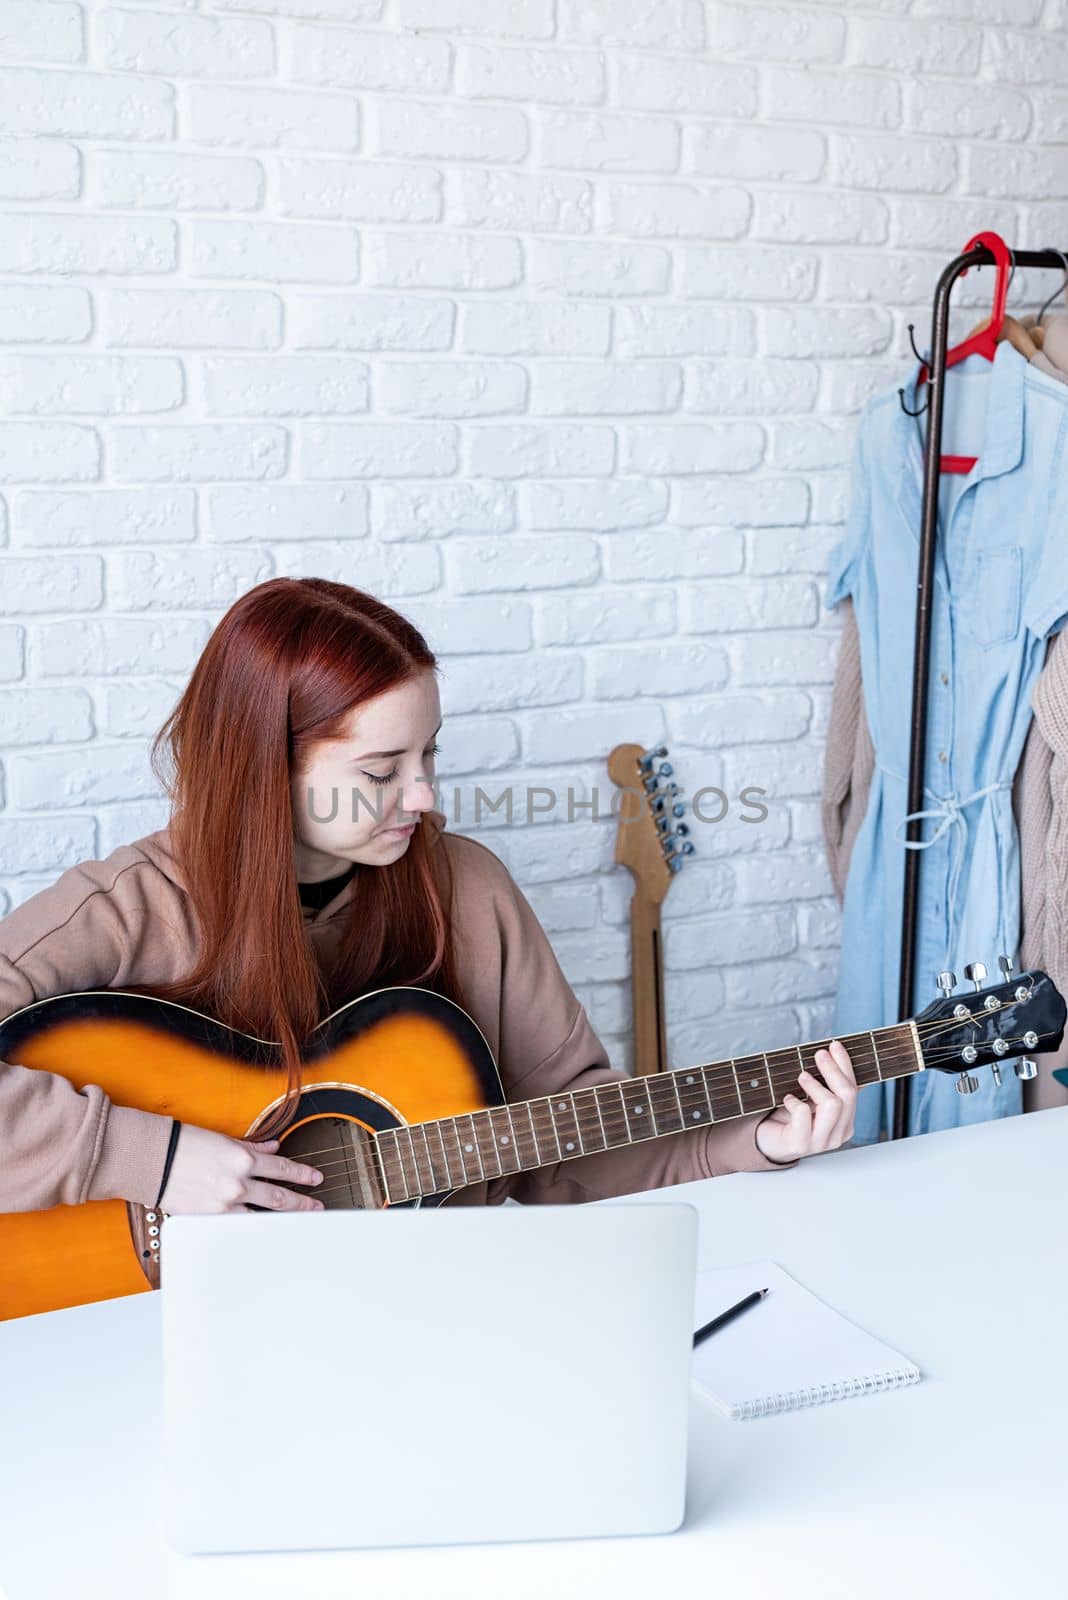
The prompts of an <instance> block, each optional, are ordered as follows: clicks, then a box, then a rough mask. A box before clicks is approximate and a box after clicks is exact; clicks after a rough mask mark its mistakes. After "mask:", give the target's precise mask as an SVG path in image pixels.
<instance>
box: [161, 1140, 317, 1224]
mask: <svg viewBox="0 0 1068 1600" xmlns="http://www.w3.org/2000/svg"><path fill="white" fill-rule="evenodd" d="M278 1144H279V1141H278V1140H277V1139H263V1140H260V1141H258V1142H255V1141H253V1140H251V1139H231V1138H229V1137H228V1136H227V1135H226V1134H225V1133H213V1132H212V1131H211V1129H210V1128H198V1127H197V1126H196V1125H195V1124H193V1125H190V1124H189V1123H187V1122H183V1123H182V1126H181V1128H180V1130H179V1132H178V1143H177V1144H176V1146H175V1149H174V1158H173V1160H172V1161H171V1170H170V1173H169V1175H168V1177H167V1187H166V1188H165V1189H164V1191H163V1194H162V1195H161V1196H160V1202H159V1203H160V1209H161V1210H163V1211H166V1212H167V1213H168V1215H170V1216H176V1215H177V1214H178V1213H179V1212H183V1211H196V1212H202V1211H245V1210H247V1208H248V1205H249V1204H250V1203H251V1204H252V1205H256V1206H264V1207H265V1208H266V1209H267V1210H269V1211H324V1210H325V1209H326V1208H325V1206H324V1205H323V1202H322V1201H321V1200H317V1199H315V1197H314V1196H313V1195H306V1194H295V1193H294V1192H293V1190H292V1189H287V1188H285V1187H283V1185H282V1184H280V1183H279V1182H278V1181H277V1180H278V1179H279V1178H283V1179H285V1181H286V1183H304V1184H309V1185H312V1184H318V1183H321V1182H322V1176H323V1175H322V1173H321V1172H319V1170H318V1169H317V1168H316V1167H307V1166H304V1165H303V1164H302V1163H301V1162H299V1161H290V1160H289V1158H288V1157H287V1156H280V1155H276V1154H275V1151H277V1149H278Z"/></svg>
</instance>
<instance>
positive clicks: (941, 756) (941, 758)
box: [938, 750, 949, 761]
mask: <svg viewBox="0 0 1068 1600" xmlns="http://www.w3.org/2000/svg"><path fill="white" fill-rule="evenodd" d="M938 759H939V761H948V760H949V757H948V756H947V755H946V752H945V751H944V750H939V752H938Z"/></svg>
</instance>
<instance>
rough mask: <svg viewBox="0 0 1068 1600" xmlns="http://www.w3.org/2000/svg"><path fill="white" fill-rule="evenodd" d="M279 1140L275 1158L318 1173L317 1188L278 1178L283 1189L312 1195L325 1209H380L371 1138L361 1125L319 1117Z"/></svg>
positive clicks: (379, 1183) (380, 1193) (382, 1200)
mask: <svg viewBox="0 0 1068 1600" xmlns="http://www.w3.org/2000/svg"><path fill="white" fill-rule="evenodd" d="M280 1137H281V1144H280V1145H279V1147H278V1154H279V1155H284V1156H288V1158H289V1160H290V1161H300V1162H302V1163H303V1164H304V1165H305V1166H309V1167H316V1168H318V1170H319V1171H320V1172H321V1173H322V1175H323V1181H322V1183H317V1184H302V1183H291V1182H289V1181H288V1180H287V1179H279V1180H278V1181H279V1182H280V1183H281V1185H282V1187H283V1188H286V1189H292V1190H294V1192H295V1193H297V1194H310V1195H314V1196H315V1197H316V1199H317V1200H321V1201H322V1203H323V1206H324V1208H325V1209H326V1210H327V1211H369V1210H375V1209H382V1208H383V1207H384V1205H385V1197H384V1194H383V1190H382V1181H381V1179H380V1177H379V1175H378V1165H377V1162H376V1160H375V1152H374V1149H373V1136H372V1135H371V1134H370V1133H369V1132H368V1130H367V1129H366V1128H365V1127H363V1125H362V1124H361V1123H359V1122H354V1121H353V1120H352V1119H351V1118H349V1117H329V1116H327V1117H322V1116H320V1117H315V1118H312V1119H309V1120H306V1121H304V1122H298V1123H297V1125H296V1126H295V1127H293V1128H291V1129H289V1130H288V1131H287V1132H285V1133H283V1134H282V1135H281V1136H280ZM256 1209H263V1208H261V1207H257V1208H256Z"/></svg>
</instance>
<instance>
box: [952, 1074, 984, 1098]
mask: <svg viewBox="0 0 1068 1600" xmlns="http://www.w3.org/2000/svg"><path fill="white" fill-rule="evenodd" d="M978 1087H979V1079H978V1078H973V1077H972V1074H971V1073H970V1072H962V1073H961V1075H960V1077H959V1078H958V1079H957V1093H958V1094H974V1093H975V1091H976V1089H978Z"/></svg>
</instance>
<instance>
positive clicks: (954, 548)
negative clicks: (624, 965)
mask: <svg viewBox="0 0 1068 1600" xmlns="http://www.w3.org/2000/svg"><path fill="white" fill-rule="evenodd" d="M919 372H920V368H919V364H918V363H917V365H916V366H915V368H914V369H913V371H912V374H911V376H910V378H909V380H908V383H907V384H906V387H905V402H906V404H907V405H908V406H909V408H910V410H915V409H916V407H917V405H918V404H922V403H923V401H924V399H925V398H926V395H927V385H926V384H925V385H924V386H923V387H922V388H921V389H920V390H919V392H918V396H917V380H918V378H919ZM925 426H926V419H924V418H920V419H918V420H917V419H915V418H913V417H909V416H906V415H905V413H904V411H903V410H902V408H901V405H900V403H899V400H898V394H897V390H896V389H894V390H892V391H890V392H889V393H886V394H879V395H877V396H876V397H875V398H874V399H873V400H871V401H870V402H869V404H868V405H867V407H866V408H865V410H864V412H863V414H862V416H861V418H860V423H859V429H858V434H857V439H856V445H855V450H854V458H853V475H852V483H851V505H850V510H849V516H848V521H847V524H846V532H845V536H844V537H843V539H842V540H841V541H840V542H839V543H838V544H837V545H836V546H835V548H834V549H833V550H832V552H831V556H830V572H829V576H828V582H827V590H826V602H827V605H828V606H835V605H837V604H838V602H839V601H840V600H842V599H843V598H844V597H845V596H846V595H851V596H852V598H853V604H854V608H855V611H856V617H857V625H858V630H859V636H860V651H861V672H862V676H863V686H864V703H865V707H866V710H867V715H868V723H869V726H870V729H871V736H872V742H873V744H874V747H875V770H874V773H873V775H872V784H871V790H870V794H869V799H868V807H867V812H866V815H865V817H864V820H863V822H862V823H861V826H860V829H859V832H858V834H857V837H856V841H855V844H854V847H853V851H852V854H851V857H850V863H849V873H848V877H847V881H846V890H845V898H844V905H843V908H842V955H841V966H840V971H839V988H838V995H837V1000H836V1005H835V1011H834V1021H833V1030H834V1033H835V1035H841V1034H845V1033H853V1032H862V1031H864V1030H866V1029H868V1028H876V1027H881V1026H886V1025H889V1024H890V1023H893V1022H897V1021H898V1020H899V1018H898V1010H897V1004H898V973H899V967H900V957H901V913H902V903H903V894H904V885H903V878H904V860H905V831H906V820H907V810H906V808H907V803H908V763H909V735H910V726H911V712H912V651H913V639H914V636H915V618H916V579H917V571H918V560H919V544H920V522H921V504H920V502H921V495H922V492H923V429H924V428H925ZM1066 442H1068V385H1065V384H1063V383H1060V382H1059V381H1058V380H1057V379H1055V378H1051V377H1049V376H1047V375H1046V374H1045V373H1043V372H1040V371H1038V370H1037V369H1036V368H1034V367H1033V366H1031V365H1030V363H1029V362H1028V361H1027V360H1026V358H1025V357H1024V356H1022V355H1021V354H1020V353H1019V351H1018V350H1015V349H1014V348H1013V346H1012V345H1011V344H1009V343H1007V342H1003V343H1001V344H999V345H998V347H997V355H996V358H995V360H994V361H993V362H990V361H987V360H986V359H985V358H984V357H982V356H968V357H967V358H966V359H965V360H964V361H962V362H960V363H958V365H957V366H955V367H952V368H950V369H949V371H948V373H947V375H946V400H945V420H944V436H943V441H942V449H943V452H944V454H947V455H968V456H975V455H977V456H978V461H977V463H976V465H975V466H974V467H973V468H972V470H971V471H970V472H969V473H968V474H967V475H959V474H943V476H942V479H941V485H940V490H939V526H938V540H937V551H936V556H935V572H934V588H933V594H932V612H931V666H930V680H929V682H930V688H929V693H928V715H927V747H926V762H925V770H924V784H925V800H924V807H923V810H922V813H921V815H922V817H923V821H922V824H921V826H922V832H921V834H920V836H919V838H918V839H917V841H916V843H915V845H914V846H913V848H916V849H918V850H919V851H920V866H919V884H918V910H917V923H916V969H915V974H916V983H915V1010H916V1011H920V1010H922V1009H923V1008H924V1006H926V1005H927V1003H928V1002H929V1000H932V999H935V998H937V997H938V993H939V991H938V989H937V986H936V981H935V980H936V975H937V974H938V973H939V972H941V971H943V970H945V969H947V968H948V969H949V970H950V971H952V972H955V973H956V975H957V980H958V983H957V990H958V992H967V993H974V990H973V989H972V986H971V985H970V984H968V983H966V982H965V980H964V967H965V965H966V964H967V963H969V962H976V961H981V962H983V963H984V964H985V965H986V967H987V971H988V973H989V977H988V979H987V982H988V983H993V982H1000V981H1001V974H1000V972H999V970H998V967H997V957H998V955H999V954H1001V953H1002V952H1004V953H1006V954H1008V955H1010V956H1012V958H1013V960H1014V962H1016V965H1017V968H1018V967H1019V961H1018V944H1019V931H1020V929H1019V924H1020V859H1019V842H1018V838H1017V832H1016V823H1015V819H1014V816H1013V810H1012V782H1013V778H1014V775H1015V773H1016V768H1017V766H1018V764H1019V761H1020V756H1021V754H1022V751H1023V746H1024V740H1025V738H1026V735H1027V730H1028V727H1029V725H1030V722H1031V717H1032V714H1033V713H1032V708H1031V691H1032V689H1033V687H1034V684H1035V681H1036V679H1037V678H1038V675H1039V673H1040V672H1041V670H1042V667H1043V664H1044V661H1045V654H1046V644H1045V641H1046V639H1047V638H1048V636H1049V635H1050V634H1052V633H1055V632H1057V631H1058V630H1059V629H1060V628H1061V627H1062V625H1063V624H1064V622H1065V620H1066V619H1068V459H1066ZM973 1071H974V1072H975V1073H976V1075H977V1076H978V1078H979V1083H980V1087H979V1089H978V1091H977V1092H976V1093H974V1094H971V1095H962V1094H959V1093H957V1091H956V1088H955V1081H956V1080H955V1078H954V1077H949V1076H946V1075H944V1074H943V1073H940V1072H925V1073H921V1074H920V1075H919V1077H916V1078H913V1079H912V1080H911V1082H912V1091H911V1101H910V1117H909V1132H910V1133H929V1132H933V1131H934V1130H936V1129H939V1128H950V1127H956V1126H958V1125H959V1124H962V1123H969V1122H983V1121H987V1120H988V1119H990V1118H993V1117H1005V1116H1009V1115H1011V1114H1013V1113H1015V1112H1017V1111H1019V1110H1020V1109H1021V1106H1022V1099H1021V1089H1020V1082H1019V1079H1018V1078H1017V1077H1016V1075H1015V1073H1014V1072H1013V1070H1012V1065H1011V1063H1006V1064H1005V1065H1004V1066H1003V1067H1002V1084H1001V1087H1000V1088H997V1087H996V1086H995V1084H994V1080H993V1075H992V1073H991V1071H990V1069H989V1068H988V1067H984V1068H981V1069H973ZM893 1094H894V1086H893V1084H873V1085H871V1086H870V1087H868V1088H865V1089H862V1090H861V1092H860V1095H859V1097H858V1105H857V1118H856V1132H855V1135H854V1137H855V1140H856V1142H857V1143H861V1144H863V1143H870V1142H872V1141H874V1140H877V1139H878V1138H880V1136H881V1135H882V1134H883V1133H885V1132H888V1131H889V1129H890V1127H891V1125H892V1118H893Z"/></svg>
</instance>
